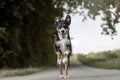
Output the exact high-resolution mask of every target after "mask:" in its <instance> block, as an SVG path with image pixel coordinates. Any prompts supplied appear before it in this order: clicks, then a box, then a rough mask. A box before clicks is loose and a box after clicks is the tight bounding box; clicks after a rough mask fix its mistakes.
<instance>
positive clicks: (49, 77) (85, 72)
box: [0, 61, 120, 80]
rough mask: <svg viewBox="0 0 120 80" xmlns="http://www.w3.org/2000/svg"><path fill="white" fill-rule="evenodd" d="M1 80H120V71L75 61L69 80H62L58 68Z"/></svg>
mask: <svg viewBox="0 0 120 80" xmlns="http://www.w3.org/2000/svg"><path fill="white" fill-rule="evenodd" d="M0 80H120V70H104V69H96V68H91V67H87V66H84V65H82V64H80V62H78V61H73V62H72V63H71V64H70V68H69V79H60V78H59V73H58V68H57V67H55V68H51V69H48V70H45V71H42V72H39V73H35V74H32V75H28V76H15V77H5V78H1V79H0Z"/></svg>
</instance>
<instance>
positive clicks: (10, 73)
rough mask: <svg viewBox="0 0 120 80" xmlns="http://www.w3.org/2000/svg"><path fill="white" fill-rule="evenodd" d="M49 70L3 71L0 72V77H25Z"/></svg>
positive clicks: (43, 68)
mask: <svg viewBox="0 0 120 80" xmlns="http://www.w3.org/2000/svg"><path fill="white" fill-rule="evenodd" d="M45 69H47V67H42V68H24V69H2V70H0V77H9V76H25V75H30V74H33V73H37V72H40V71H43V70H45Z"/></svg>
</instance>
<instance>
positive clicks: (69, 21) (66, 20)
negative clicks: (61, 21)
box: [65, 15, 71, 25]
mask: <svg viewBox="0 0 120 80" xmlns="http://www.w3.org/2000/svg"><path fill="white" fill-rule="evenodd" d="M65 22H66V23H67V24H68V25H70V24H71V17H70V15H67V16H66V18H65Z"/></svg>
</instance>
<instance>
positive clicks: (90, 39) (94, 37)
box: [70, 14, 120, 54]
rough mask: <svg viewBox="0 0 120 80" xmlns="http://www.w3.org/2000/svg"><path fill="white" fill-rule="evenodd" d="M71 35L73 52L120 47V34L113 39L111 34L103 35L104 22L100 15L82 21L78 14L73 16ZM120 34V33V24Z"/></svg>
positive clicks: (97, 50)
mask: <svg viewBox="0 0 120 80" xmlns="http://www.w3.org/2000/svg"><path fill="white" fill-rule="evenodd" d="M71 18H72V21H71V25H70V36H71V37H73V38H74V39H72V47H73V53H85V54H86V53H89V52H99V51H104V50H112V49H119V48H120V35H118V36H116V37H114V39H113V40H112V39H111V37H110V36H105V35H101V32H102V28H101V27H100V24H101V23H102V21H101V19H100V17H97V19H96V20H95V21H94V20H91V19H88V20H87V21H85V22H82V21H81V17H80V16H79V15H78V14H76V15H74V16H71ZM118 26H119V27H118V29H117V30H118V32H119V33H118V34H120V25H118Z"/></svg>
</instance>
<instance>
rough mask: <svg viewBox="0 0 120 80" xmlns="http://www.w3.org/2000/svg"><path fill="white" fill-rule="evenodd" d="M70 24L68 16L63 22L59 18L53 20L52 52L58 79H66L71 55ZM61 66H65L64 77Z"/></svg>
mask: <svg viewBox="0 0 120 80" xmlns="http://www.w3.org/2000/svg"><path fill="white" fill-rule="evenodd" d="M70 24H71V17H70V15H67V16H66V18H65V19H64V20H63V19H61V18H60V17H56V18H55V25H56V32H55V34H54V52H55V55H56V60H57V65H58V68H59V72H60V78H68V67H69V64H70V55H71V54H72V46H71V39H70V35H69V30H70V28H69V25H70ZM62 64H64V66H65V73H64V75H63V71H62Z"/></svg>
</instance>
